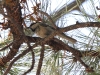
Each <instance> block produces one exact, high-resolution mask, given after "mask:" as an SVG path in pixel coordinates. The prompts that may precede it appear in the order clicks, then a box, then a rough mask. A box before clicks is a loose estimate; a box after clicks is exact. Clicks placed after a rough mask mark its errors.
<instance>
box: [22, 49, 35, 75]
mask: <svg viewBox="0 0 100 75" xmlns="http://www.w3.org/2000/svg"><path fill="white" fill-rule="evenodd" d="M31 53H32V65H31V67H30V69H28V70H27V71H26V72H25V73H24V74H23V75H26V74H27V73H29V72H30V71H31V70H32V69H33V68H34V64H35V56H34V52H33V50H32V49H31Z"/></svg>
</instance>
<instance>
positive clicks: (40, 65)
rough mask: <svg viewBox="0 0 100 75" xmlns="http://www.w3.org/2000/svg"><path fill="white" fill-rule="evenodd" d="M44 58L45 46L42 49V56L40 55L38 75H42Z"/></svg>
mask: <svg viewBox="0 0 100 75" xmlns="http://www.w3.org/2000/svg"><path fill="white" fill-rule="evenodd" d="M43 58H44V45H42V48H41V54H40V59H39V63H38V69H37V72H36V75H40V72H41V67H42V62H43Z"/></svg>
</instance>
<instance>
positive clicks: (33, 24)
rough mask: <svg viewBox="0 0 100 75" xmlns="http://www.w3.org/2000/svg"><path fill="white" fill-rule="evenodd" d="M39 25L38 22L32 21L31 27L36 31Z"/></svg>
mask: <svg viewBox="0 0 100 75" xmlns="http://www.w3.org/2000/svg"><path fill="white" fill-rule="evenodd" d="M37 27H38V22H33V23H31V25H30V26H29V28H30V29H31V30H32V31H33V32H34V31H35V30H36V28H37Z"/></svg>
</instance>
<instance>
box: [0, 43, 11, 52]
mask: <svg viewBox="0 0 100 75" xmlns="http://www.w3.org/2000/svg"><path fill="white" fill-rule="evenodd" d="M12 44H13V42H11V43H10V44H8V45H7V46H5V47H3V48H2V49H0V51H3V50H5V49H6V48H8V47H10V46H11V45H12Z"/></svg>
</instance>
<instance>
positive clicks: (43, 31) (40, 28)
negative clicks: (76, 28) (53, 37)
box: [29, 22, 77, 43]
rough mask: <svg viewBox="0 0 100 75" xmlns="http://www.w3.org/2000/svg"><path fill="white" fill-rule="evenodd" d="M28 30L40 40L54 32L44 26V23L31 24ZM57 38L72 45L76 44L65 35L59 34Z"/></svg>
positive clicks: (47, 26) (52, 29)
mask: <svg viewBox="0 0 100 75" xmlns="http://www.w3.org/2000/svg"><path fill="white" fill-rule="evenodd" d="M29 28H30V29H31V30H32V31H33V32H35V33H36V34H37V35H38V36H39V37H41V38H45V37H47V36H48V35H50V34H51V33H52V32H53V31H54V30H55V29H54V28H53V27H51V26H49V25H46V24H44V23H40V22H37V23H32V24H31V25H30V27H29ZM58 36H60V37H62V38H64V39H66V40H68V41H70V42H72V43H76V42H77V41H76V40H75V39H73V38H71V37H69V36H67V35H65V34H64V33H60V34H58Z"/></svg>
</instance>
